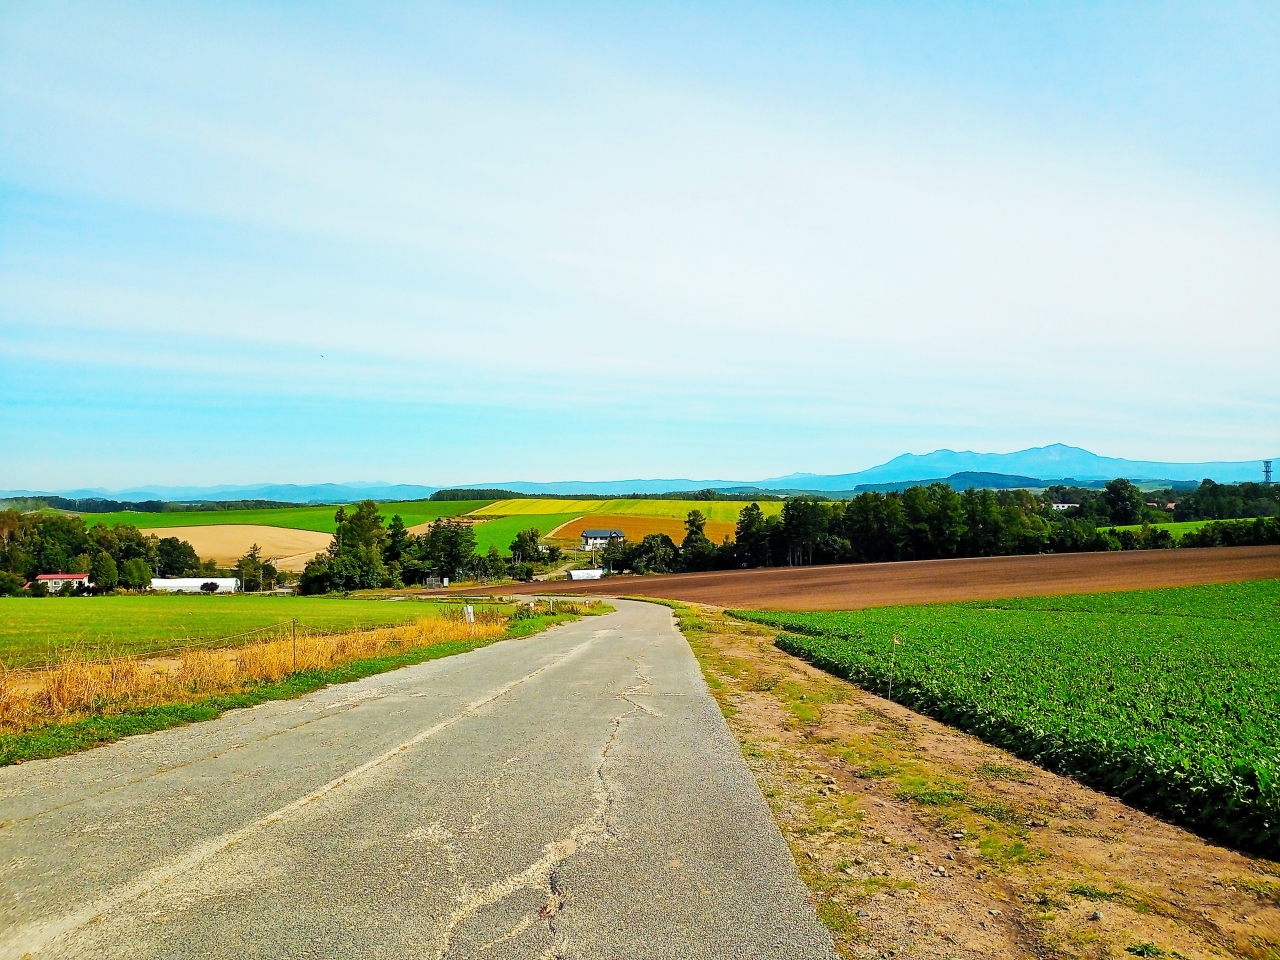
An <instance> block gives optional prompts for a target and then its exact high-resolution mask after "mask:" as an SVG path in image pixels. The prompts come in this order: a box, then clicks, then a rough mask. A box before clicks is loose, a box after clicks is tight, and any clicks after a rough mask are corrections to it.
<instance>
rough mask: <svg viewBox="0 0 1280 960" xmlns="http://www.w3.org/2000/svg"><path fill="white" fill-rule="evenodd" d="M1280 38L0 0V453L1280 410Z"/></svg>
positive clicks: (656, 450)
mask: <svg viewBox="0 0 1280 960" xmlns="http://www.w3.org/2000/svg"><path fill="white" fill-rule="evenodd" d="M602 8H605V9H602ZM1277 50H1280V7H1277V6H1276V5H1275V4H1263V3H1259V4H1211V5H1210V4H1206V5H1193V4H1168V3H1151V4H1123V3H1105V4H1102V3H1099V4H1092V5H1091V4H1080V3H1073V4H1066V3H1062V4H1055V3H1044V4H973V5H960V4H940V3H934V4H902V3H894V4H890V3H884V4H846V3H838V4H837V3H832V4H818V3H811V4H791V3H778V4H740V3H733V4H669V5H662V4H644V5H623V4H609V5H601V4H590V5H588V4H582V5H574V4H524V5H483V4H475V3H472V4H466V5H450V4H431V5H421V4H405V5H385V4H379V5H371V6H367V5H355V4H353V5H349V6H341V5H322V4H306V5H304V4H279V5H249V4H229V3H227V4H209V5H198V4H186V5H155V6H146V5H132V4H123V5H111V4H99V3H95V4H84V5H78V4H54V3H33V4H21V3H12V4H5V5H4V7H3V8H2V9H0V369H2V370H3V375H0V414H2V416H0V450H2V451H3V455H2V456H0V488H20V487H27V488H60V487H75V486H106V487H123V486H128V485H131V484H138V483H153V484H154V483H175V484H177V483H200V484H204V483H208V484H214V483H249V482H259V481H275V482H321V481H345V480H355V479H379V480H387V481H391V482H417V483H427V484H447V483H455V482H478V481H486V480H501V479H516V478H520V479H529V480H559V479H584V480H594V479H608V478H618V477H657V476H684V477H694V478H731V479H755V478H761V477H766V476H774V475H779V474H785V473H789V472H791V471H794V470H806V471H815V472H823V473H834V472H845V471H849V470H855V469H859V468H862V467H866V466H869V465H871V464H874V463H877V462H880V461H883V460H886V459H888V458H890V457H892V456H894V455H897V454H899V453H902V452H905V451H912V452H917V453H920V452H926V451H928V450H932V449H934V448H937V447H952V448H957V449H966V448H967V449H977V450H984V451H1005V450H1013V449H1018V448H1021V447H1026V446H1032V445H1041V444H1045V443H1051V442H1065V443H1072V444H1078V445H1081V446H1085V447H1088V448H1090V449H1093V450H1094V451H1096V452H1098V453H1102V454H1106V455H1110V456H1124V457H1131V458H1140V459H1159V460H1232V459H1252V458H1257V457H1261V456H1268V455H1272V454H1277V453H1280V401H1278V393H1277V391H1278V389H1280V388H1278V385H1277V384H1278V381H1277V378H1276V376H1275V372H1274V371H1275V361H1276V358H1277V357H1280V332H1278V328H1280V325H1277V323H1276V320H1277V317H1278V316H1280V269H1277V264H1280V177H1277V176H1276V171H1277V170H1280V55H1277V53H1276V51H1277Z"/></svg>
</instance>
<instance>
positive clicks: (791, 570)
mask: <svg viewBox="0 0 1280 960" xmlns="http://www.w3.org/2000/svg"><path fill="white" fill-rule="evenodd" d="M1272 577H1280V547H1209V548H1197V549H1186V550H1181V549H1177V550H1140V551H1138V550H1135V551H1130V552H1126V553H1061V554H1043V555H1039V556H1030V557H984V558H981V559H974V560H917V561H912V562H908V563H865V564H840V565H835V566H826V567H773V568H765V569H756V570H729V571H718V572H715V573H682V574H673V575H667V576H649V577H630V576H628V577H610V578H607V579H604V580H599V581H587V582H583V581H573V582H567V581H566V582H560V583H537V584H523V585H515V586H511V587H503V590H504V592H509V593H533V592H536V593H551V592H557V591H559V592H567V593H585V594H609V595H612V596H621V595H624V594H625V595H628V596H644V597H658V598H664V599H668V600H684V601H687V602H691V603H706V604H714V605H716V606H724V607H752V608H755V609H764V610H858V609H861V608H863V607H880V606H893V605H896V604H907V603H943V602H949V601H958V600H996V599H1000V598H1002V597H1031V596H1042V595H1047V594H1061V593H1101V592H1107V591H1114V590H1140V589H1145V588H1154V587H1179V586H1189V585H1192V584H1198V583H1228V582H1232V581H1238V580H1263V579H1268V578H1272Z"/></svg>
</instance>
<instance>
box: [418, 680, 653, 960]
mask: <svg viewBox="0 0 1280 960" xmlns="http://www.w3.org/2000/svg"><path fill="white" fill-rule="evenodd" d="M627 659H629V660H630V661H631V662H632V665H633V666H634V668H635V674H636V680H637V682H636V683H635V684H634V685H632V686H630V687H628V688H627V689H625V690H623V691H622V692H621V693H620V694H618V695H617V699H619V700H623V701H625V702H626V703H628V704H630V709H629V710H624V711H623V712H622V713H620V714H618V715H617V716H615V717H614V718H613V720H612V721H611V722H610V727H609V736H608V737H607V738H606V739H605V743H604V746H603V748H602V749H601V751H600V756H599V759H598V760H597V761H596V765H595V768H594V770H593V771H592V777H591V792H592V796H593V798H594V800H595V807H594V809H593V810H592V811H591V813H590V814H589V815H588V816H586V817H585V818H583V819H582V820H580V821H578V823H576V824H575V825H574V826H573V828H572V829H571V830H570V831H569V833H568V835H567V836H565V837H562V838H560V839H559V840H553V841H552V842H550V843H548V844H547V845H546V846H544V847H543V848H542V856H540V857H539V858H538V859H537V860H534V861H533V862H532V863H531V864H529V865H528V866H527V867H525V868H524V869H523V870H521V871H520V872H519V873H514V874H510V875H508V876H506V877H503V878H501V879H499V880H495V881H494V882H493V883H491V884H489V885H488V886H487V887H485V888H483V889H482V890H478V891H476V892H475V893H473V894H471V895H470V896H468V897H466V898H464V899H463V900H462V902H461V903H460V904H459V906H458V908H457V909H456V910H455V911H454V912H453V913H452V914H451V915H450V916H449V919H448V920H447V921H446V923H445V927H444V930H443V931H442V933H441V941H440V947H439V949H438V950H437V951H436V954H435V960H448V958H449V957H450V956H451V954H452V949H453V936H454V933H455V931H456V930H457V929H458V927H459V925H461V924H462V923H463V922H465V921H466V920H468V919H470V918H471V917H473V916H475V915H477V914H478V913H480V912H481V911H482V910H485V909H487V908H488V907H492V906H494V905H496V904H498V903H501V902H502V901H504V900H506V899H507V898H508V897H510V896H511V895H513V894H515V893H517V892H519V891H521V890H534V891H540V892H541V893H542V894H543V896H544V902H543V905H542V906H541V907H539V908H538V910H537V911H536V912H535V914H533V915H528V916H525V917H524V918H522V919H521V921H520V922H519V923H518V924H517V925H516V927H515V928H514V929H513V930H512V931H511V932H510V933H508V934H506V935H504V936H503V937H500V938H499V939H498V940H494V941H491V942H490V943H487V944H485V945H484V946H483V947H481V948H480V951H478V952H483V951H485V950H487V949H489V948H490V947H491V946H493V945H495V944H497V943H499V942H502V941H504V940H507V939H510V938H512V937H514V936H516V935H518V933H522V932H524V931H525V930H527V929H528V928H529V927H530V926H531V925H532V924H533V923H534V922H536V921H539V920H540V921H542V922H543V923H545V924H546V927H547V931H548V933H549V934H550V936H551V946H550V947H548V948H547V950H546V952H544V953H543V954H542V960H556V958H561V957H565V956H567V952H566V951H567V950H568V948H569V940H568V937H567V936H565V935H564V934H563V932H562V931H561V930H560V928H559V927H558V925H557V919H558V917H559V915H560V912H561V911H562V910H564V908H565V906H566V905H567V904H568V901H569V894H568V891H566V890H565V888H564V886H563V883H562V879H561V875H560V870H559V868H560V865H561V864H562V863H564V861H565V860H567V859H569V858H570V857H572V856H574V855H575V854H577V853H580V852H581V851H583V850H585V849H587V848H588V847H590V846H592V845H594V844H596V843H615V842H616V841H617V835H616V833H615V831H614V828H613V823H612V819H613V818H612V814H613V807H614V802H615V790H614V787H613V786H612V784H611V783H610V781H609V777H608V775H607V774H606V767H607V766H608V765H609V761H610V758H611V756H612V754H613V750H614V747H615V745H616V744H617V741H618V735H619V733H620V732H621V730H622V726H623V724H624V723H626V721H627V720H628V719H629V718H631V717H633V716H635V715H636V714H638V713H644V714H647V715H649V716H651V717H656V716H659V714H658V713H656V712H654V711H653V710H652V709H650V708H649V707H647V706H645V705H644V704H642V703H640V702H638V701H637V700H635V699H633V698H634V697H635V696H636V695H637V694H639V693H640V692H641V691H642V690H645V689H647V688H648V687H649V686H651V681H650V679H649V677H648V675H646V674H645V673H644V671H643V670H642V669H641V667H640V662H639V660H638V659H636V658H634V657H628V658H627Z"/></svg>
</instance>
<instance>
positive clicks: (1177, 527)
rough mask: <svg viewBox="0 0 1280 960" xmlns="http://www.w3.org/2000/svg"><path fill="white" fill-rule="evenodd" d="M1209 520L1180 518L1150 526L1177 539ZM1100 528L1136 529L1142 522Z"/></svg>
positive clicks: (1140, 527) (1197, 528)
mask: <svg viewBox="0 0 1280 960" xmlns="http://www.w3.org/2000/svg"><path fill="white" fill-rule="evenodd" d="M1209 522H1210V521H1208V520H1181V521H1179V522H1177V523H1153V524H1151V526H1152V528H1153V529H1156V530H1168V531H1169V532H1170V533H1171V534H1173V538H1174V539H1175V540H1176V539H1178V537H1180V536H1182V535H1183V534H1184V533H1192V532H1194V531H1196V530H1199V529H1200V528H1201V527H1203V526H1204V525H1205V524H1206V523H1209ZM1101 529H1104V530H1134V531H1137V530H1141V529H1142V524H1140V523H1130V524H1126V525H1125V526H1122V527H1110V526H1104V527H1102V528H1101Z"/></svg>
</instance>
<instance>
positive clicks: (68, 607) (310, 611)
mask: <svg viewBox="0 0 1280 960" xmlns="http://www.w3.org/2000/svg"><path fill="white" fill-rule="evenodd" d="M443 609H445V607H444V606H443V605H441V604H439V603H434V602H426V601H419V600H400V601H378V600H345V599H331V598H328V597H255V596H245V595H243V594H238V595H232V596H212V597H206V596H191V595H185V596H141V597H46V598H34V597H0V663H3V664H4V665H5V666H6V667H10V668H12V667H21V666H31V665H35V664H39V663H44V662H46V661H49V660H52V659H56V658H57V657H58V656H59V655H61V654H64V653H68V652H74V653H75V654H76V655H79V656H86V657H104V656H110V655H113V654H117V653H128V654H144V653H154V652H158V651H162V650H164V649H165V648H167V647H172V646H180V645H181V644H183V643H190V642H193V641H200V640H214V639H217V638H219V637H227V636H230V635H232V634H236V633H242V632H244V631H246V630H254V629H257V628H259V627H267V626H271V625H273V624H278V623H281V622H283V621H286V620H292V619H296V620H297V621H298V623H299V629H308V628H309V629H312V630H320V631H325V632H333V631H340V630H344V629H352V628H355V627H372V626H393V625H396V624H401V623H410V622H413V621H416V620H421V619H424V618H426V617H434V616H439V615H440V613H441V611H442V610H443ZM233 642H234V641H233Z"/></svg>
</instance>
